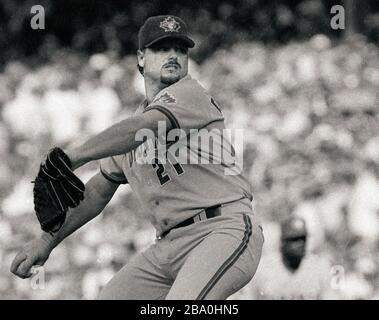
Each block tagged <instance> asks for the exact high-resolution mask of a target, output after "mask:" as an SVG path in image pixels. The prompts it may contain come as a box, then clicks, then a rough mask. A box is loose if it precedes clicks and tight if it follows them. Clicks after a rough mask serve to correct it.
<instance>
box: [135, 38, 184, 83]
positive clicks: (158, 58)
mask: <svg viewBox="0 0 379 320" xmlns="http://www.w3.org/2000/svg"><path fill="white" fill-rule="evenodd" d="M138 63H139V65H140V66H141V67H143V68H144V76H145V77H148V78H150V79H152V80H156V81H160V82H162V83H163V84H166V85H171V84H173V83H175V82H177V81H179V80H180V79H182V78H183V77H185V76H186V75H187V73H188V48H187V47H186V46H185V45H184V44H183V43H182V42H181V41H180V40H176V39H170V38H169V39H164V40H161V41H159V42H157V43H155V44H153V45H152V46H150V47H149V48H146V49H145V50H144V51H143V52H141V51H139V52H138Z"/></svg>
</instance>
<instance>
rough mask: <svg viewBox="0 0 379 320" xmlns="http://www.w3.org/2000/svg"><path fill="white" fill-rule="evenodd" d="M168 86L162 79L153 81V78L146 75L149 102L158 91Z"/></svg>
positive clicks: (146, 90)
mask: <svg viewBox="0 0 379 320" xmlns="http://www.w3.org/2000/svg"><path fill="white" fill-rule="evenodd" d="M166 87H168V85H167V84H164V83H162V82H161V81H156V80H154V81H153V80H152V79H150V78H147V77H145V92H146V99H147V102H148V103H151V102H152V101H153V100H154V97H155V96H156V95H157V94H158V92H160V91H161V90H163V89H164V88H166Z"/></svg>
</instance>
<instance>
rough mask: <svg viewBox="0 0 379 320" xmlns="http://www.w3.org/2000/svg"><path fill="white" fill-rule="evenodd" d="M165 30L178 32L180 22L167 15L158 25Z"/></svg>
mask: <svg viewBox="0 0 379 320" xmlns="http://www.w3.org/2000/svg"><path fill="white" fill-rule="evenodd" d="M159 26H160V27H161V28H162V29H163V30H164V31H165V32H178V31H179V29H180V23H179V22H178V21H176V20H175V19H174V18H173V17H167V18H166V19H164V20H163V21H162V22H161V23H160V25H159Z"/></svg>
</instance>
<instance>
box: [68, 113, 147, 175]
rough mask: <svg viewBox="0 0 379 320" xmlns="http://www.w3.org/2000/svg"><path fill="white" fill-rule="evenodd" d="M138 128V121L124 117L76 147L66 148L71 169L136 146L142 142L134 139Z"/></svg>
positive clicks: (127, 150) (126, 151) (125, 151)
mask: <svg viewBox="0 0 379 320" xmlns="http://www.w3.org/2000/svg"><path fill="white" fill-rule="evenodd" d="M138 128H139V124H138V123H136V122H133V121H132V119H126V120H123V121H121V122H119V123H117V124H115V125H113V126H112V127H110V128H108V129H106V130H104V131H102V132H100V133H99V134H98V135H96V136H94V137H92V138H90V139H89V140H87V141H86V142H85V143H83V144H82V145H81V146H79V147H78V148H75V149H72V150H68V151H67V154H68V156H69V158H70V159H71V162H72V165H73V169H77V168H79V167H80V166H82V165H84V164H86V163H87V162H90V161H93V160H98V159H102V158H106V157H110V156H115V155H119V154H125V153H128V152H129V151H131V150H133V149H134V148H136V147H138V145H140V144H141V143H142V141H136V139H135V134H136V131H137V130H138Z"/></svg>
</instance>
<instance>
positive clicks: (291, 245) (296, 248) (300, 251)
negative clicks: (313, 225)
mask: <svg viewBox="0 0 379 320" xmlns="http://www.w3.org/2000/svg"><path fill="white" fill-rule="evenodd" d="M305 248H306V242H305V238H304V237H299V238H296V239H286V240H284V241H283V243H282V252H283V253H284V254H286V255H287V256H292V257H297V258H301V257H303V256H304V255H305Z"/></svg>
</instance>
